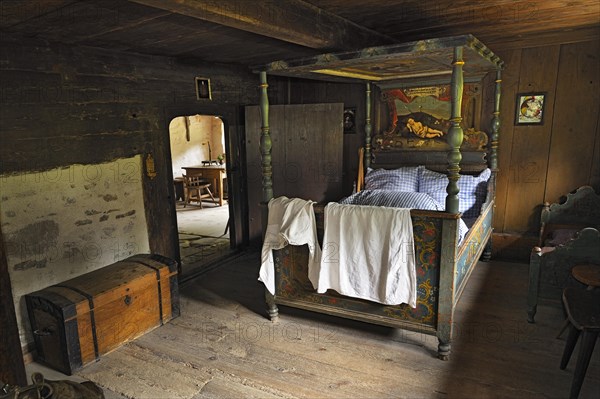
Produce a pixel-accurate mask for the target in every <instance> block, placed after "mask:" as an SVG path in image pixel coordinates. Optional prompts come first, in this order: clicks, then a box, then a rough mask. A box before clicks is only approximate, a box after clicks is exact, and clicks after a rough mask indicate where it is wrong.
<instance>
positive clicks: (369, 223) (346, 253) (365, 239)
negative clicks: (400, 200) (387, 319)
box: [317, 203, 417, 307]
mask: <svg viewBox="0 0 600 399" xmlns="http://www.w3.org/2000/svg"><path fill="white" fill-rule="evenodd" d="M327 289H333V290H335V291H337V292H338V293H340V294H342V295H348V296H351V297H355V298H361V299H367V300H370V301H375V302H379V303H383V304H386V305H398V304H401V303H407V304H409V305H410V306H412V307H416V300H417V289H416V271H415V254H414V239H413V228H412V220H411V218H410V210H409V209H404V208H387V207H377V206H361V205H343V204H337V203H329V204H328V205H327V206H326V207H325V235H324V237H323V252H322V257H321V263H320V270H319V274H318V288H317V290H318V292H319V293H324V292H325V291H327Z"/></svg>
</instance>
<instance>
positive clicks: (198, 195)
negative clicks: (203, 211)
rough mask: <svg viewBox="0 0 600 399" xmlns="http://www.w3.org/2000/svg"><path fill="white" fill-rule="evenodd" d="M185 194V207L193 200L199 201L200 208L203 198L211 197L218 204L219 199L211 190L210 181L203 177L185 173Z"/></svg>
mask: <svg viewBox="0 0 600 399" xmlns="http://www.w3.org/2000/svg"><path fill="white" fill-rule="evenodd" d="M183 194H184V197H185V198H184V203H183V207H184V208H185V207H186V205H187V204H189V203H190V202H191V201H197V202H198V203H199V205H200V208H202V199H203V198H210V199H212V201H213V202H214V203H215V204H218V201H217V200H216V199H215V197H214V196H213V194H212V192H211V191H210V182H209V181H208V180H206V179H203V178H201V177H196V176H187V175H183Z"/></svg>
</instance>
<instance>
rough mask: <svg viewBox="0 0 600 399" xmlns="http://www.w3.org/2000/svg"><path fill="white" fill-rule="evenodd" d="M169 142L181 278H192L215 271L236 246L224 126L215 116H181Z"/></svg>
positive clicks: (174, 122) (174, 123)
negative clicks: (228, 185)
mask: <svg viewBox="0 0 600 399" xmlns="http://www.w3.org/2000/svg"><path fill="white" fill-rule="evenodd" d="M169 140H170V146H171V163H172V170H173V183H174V186H175V209H176V215H177V230H178V237H179V249H180V257H181V274H182V276H183V277H188V276H192V275H198V274H201V273H202V272H204V271H206V270H208V269H211V268H212V267H214V266H215V263H216V262H218V261H219V259H222V258H224V257H226V256H228V255H230V254H231V252H232V250H233V247H234V243H233V240H232V239H231V237H230V234H229V232H230V229H229V222H230V220H232V219H233V215H232V214H231V210H230V209H231V207H230V206H229V203H230V201H229V200H230V198H229V192H228V190H227V164H226V159H227V155H226V144H225V143H226V137H225V125H224V123H223V120H222V119H221V118H219V117H217V116H212V115H188V116H178V117H176V118H173V119H172V120H171V122H170V124H169ZM184 177H187V180H186V179H185V178H184ZM190 181H193V182H191V183H190ZM198 181H200V184H201V187H202V188H201V189H196V186H195V185H196V183H197V182H198ZM187 184H191V185H192V186H188V185H187ZM196 190H198V191H196ZM197 194H203V195H201V196H200V197H198V195H197Z"/></svg>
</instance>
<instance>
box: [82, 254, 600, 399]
mask: <svg viewBox="0 0 600 399" xmlns="http://www.w3.org/2000/svg"><path fill="white" fill-rule="evenodd" d="M258 263H259V256H258V254H256V253H250V254H247V255H245V256H243V257H240V258H237V259H235V260H233V261H231V262H229V263H228V264H226V265H223V266H222V267H221V268H219V269H217V270H214V271H212V272H209V273H208V274H206V275H204V276H202V277H201V278H199V279H195V280H192V281H189V282H187V283H185V284H184V285H183V286H182V287H181V312H182V315H181V316H180V317H179V318H177V319H174V320H172V321H171V322H170V323H168V324H166V325H164V326H163V327H161V328H159V329H156V330H154V331H153V332H151V333H149V334H146V335H145V336H143V337H141V338H139V339H137V340H136V341H134V342H131V343H129V344H127V345H125V346H124V347H122V348H120V349H118V350H116V351H114V352H113V353H110V354H108V355H107V356H104V357H103V358H102V359H101V360H100V361H99V362H97V363H95V364H93V365H90V366H88V367H86V368H85V369H84V370H82V371H81V372H79V376H80V377H84V378H88V379H91V380H92V381H95V382H97V383H98V384H100V385H101V386H103V387H105V388H106V389H108V390H110V391H114V392H116V393H120V394H122V395H123V396H125V397H129V398H185V399H198V398H242V397H243V398H350V397H351V398H392V397H393V398H402V397H405V398H449V397H452V398H454V397H456V398H458V397H460V398H465V397H485V398H548V397H550V398H554V397H556V398H559V397H567V396H568V392H569V388H570V384H571V378H572V375H573V368H574V364H575V360H576V356H577V352H575V353H574V355H573V356H574V358H573V359H572V360H571V363H570V364H569V367H568V368H567V369H566V370H560V369H559V368H558V364H559V362H560V356H561V354H562V350H563V347H564V338H563V339H556V338H555V336H556V334H557V332H558V331H559V330H560V327H561V324H562V321H563V314H562V311H561V309H560V308H553V307H549V306H544V305H541V306H539V312H538V316H537V318H536V319H537V321H538V323H536V324H528V323H527V321H526V312H525V297H526V289H527V265H524V264H516V263H502V262H491V263H480V264H479V265H478V268H477V269H476V271H475V272H474V274H473V275H472V277H471V279H470V281H469V284H468V286H467V289H466V290H465V292H464V294H463V297H462V298H461V302H460V304H459V308H458V309H457V312H456V314H455V316H456V326H455V332H456V339H455V341H454V342H453V347H452V354H451V358H450V361H448V362H443V361H440V360H438V359H437V358H436V350H437V339H436V338H435V337H432V336H428V335H424V334H421V333H414V332H408V331H403V330H397V329H392V328H387V327H380V326H372V325H368V324H365V323H360V322H354V321H349V320H343V319H340V318H336V317H330V316H326V315H320V314H317V313H312V312H307V311H302V310H298V309H292V308H288V307H281V308H280V322H279V323H277V324H273V323H271V322H270V321H268V320H267V318H266V317H265V315H266V312H265V305H264V295H263V288H262V285H261V284H260V283H259V282H258V281H256V277H257V272H258ZM577 349H578V348H576V351H577ZM599 375H600V350H598V349H596V353H595V354H594V356H593V357H592V362H591V364H590V368H589V370H588V375H587V377H586V380H585V382H584V385H583V389H582V392H581V396H580V397H581V398H595V397H600V377H598V376H599Z"/></svg>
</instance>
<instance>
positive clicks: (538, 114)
mask: <svg viewBox="0 0 600 399" xmlns="http://www.w3.org/2000/svg"><path fill="white" fill-rule="evenodd" d="M545 101H546V93H520V94H517V104H516V107H517V113H516V116H515V125H541V124H542V123H543V122H544V102H545Z"/></svg>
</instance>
